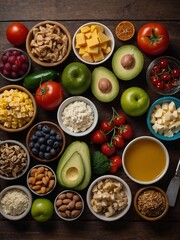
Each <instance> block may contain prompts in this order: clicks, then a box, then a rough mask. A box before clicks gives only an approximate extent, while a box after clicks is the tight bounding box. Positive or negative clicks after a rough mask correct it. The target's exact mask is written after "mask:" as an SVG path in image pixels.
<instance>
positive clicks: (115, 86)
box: [91, 66, 119, 102]
mask: <svg viewBox="0 0 180 240" xmlns="http://www.w3.org/2000/svg"><path fill="white" fill-rule="evenodd" d="M91 90H92V93H93V94H94V96H95V97H96V98H97V99H98V100H99V101H101V102H111V101H112V100H113V99H114V98H115V97H116V96H117V95H118V93H119V82H118V79H117V77H116V76H115V75H114V73H113V72H111V71H110V70H109V69H107V68H105V67H102V66H101V67H97V68H95V69H94V70H93V72H92V81H91Z"/></svg>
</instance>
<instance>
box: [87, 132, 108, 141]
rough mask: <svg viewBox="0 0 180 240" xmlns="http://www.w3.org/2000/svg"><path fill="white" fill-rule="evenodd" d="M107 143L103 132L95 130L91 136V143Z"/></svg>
mask: <svg viewBox="0 0 180 240" xmlns="http://www.w3.org/2000/svg"><path fill="white" fill-rule="evenodd" d="M106 141H107V136H106V135H105V134H104V133H103V132H102V131H101V130H99V129H98V130H95V131H94V132H93V133H92V134H91V143H94V144H102V143H104V142H106Z"/></svg>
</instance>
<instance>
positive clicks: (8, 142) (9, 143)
mask: <svg viewBox="0 0 180 240" xmlns="http://www.w3.org/2000/svg"><path fill="white" fill-rule="evenodd" d="M3 145H4V146H3ZM6 145H7V149H8V151H9V148H10V147H11V146H14V145H17V146H19V147H20V149H22V150H23V152H24V153H26V166H25V167H24V168H23V170H22V171H21V172H19V173H17V175H16V176H13V175H14V173H13V169H12V171H11V172H10V173H9V174H8V175H5V174H1V173H0V178H2V179H4V180H14V179H17V178H20V177H21V176H23V175H24V174H25V173H26V172H27V169H28V167H29V164H30V155H29V152H28V150H27V148H26V147H25V146H24V145H23V144H22V143H20V142H19V141H16V140H4V141H0V146H3V149H5V148H6V147H5V146H6ZM2 151H4V150H1V157H0V159H1V160H2V159H3V158H2V157H3V156H2V155H3V153H2ZM10 151H12V150H10ZM13 151H14V152H15V149H14V148H13ZM12 154H13V153H11V155H12ZM14 156H15V154H13V156H11V157H14ZM7 157H8V159H9V158H10V153H9V154H7ZM8 159H7V160H8ZM21 159H22V157H21ZM19 160H20V159H19ZM14 161H15V160H14ZM1 162H2V161H1ZM21 162H22V161H21ZM17 165H19V166H20V163H18V164H17ZM0 166H1V167H3V168H4V167H5V168H9V167H10V162H9V163H3V164H2V163H1V164H0ZM15 166H16V165H14V167H15ZM4 172H5V171H4Z"/></svg>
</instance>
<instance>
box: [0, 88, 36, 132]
mask: <svg viewBox="0 0 180 240" xmlns="http://www.w3.org/2000/svg"><path fill="white" fill-rule="evenodd" d="M10 89H18V90H21V91H23V92H25V93H27V94H28V96H29V97H30V98H31V100H32V103H33V107H34V114H33V116H32V118H31V120H30V121H29V122H28V123H27V124H26V125H24V126H23V127H21V128H16V129H14V128H6V127H4V126H3V125H2V124H0V129H2V130H4V131H6V132H20V131H23V130H24V129H26V128H28V127H29V126H30V125H31V124H32V123H33V121H34V119H35V118H36V115H37V104H36V101H35V99H34V97H33V95H32V94H31V93H30V92H29V91H28V90H27V89H26V88H24V87H22V86H20V85H14V84H13V85H6V86H4V87H2V88H0V93H2V92H3V91H5V90H10Z"/></svg>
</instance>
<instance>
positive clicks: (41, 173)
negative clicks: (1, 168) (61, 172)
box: [27, 164, 57, 197]
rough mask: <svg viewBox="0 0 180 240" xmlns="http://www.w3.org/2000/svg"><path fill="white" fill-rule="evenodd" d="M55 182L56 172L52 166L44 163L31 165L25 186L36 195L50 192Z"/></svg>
mask: <svg viewBox="0 0 180 240" xmlns="http://www.w3.org/2000/svg"><path fill="white" fill-rule="evenodd" d="M56 183H57V178H56V174H55V172H54V171H53V169H52V168H50V167H49V166H47V165H44V164H38V165H35V166H34V167H32V168H31V169H30V170H29V172H28V174H27V186H28V188H29V189H30V190H31V192H32V193H34V194H35V195H37V196H41V197H42V196H46V195H48V194H50V193H51V192H52V191H53V190H54V188H55V186H56Z"/></svg>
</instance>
